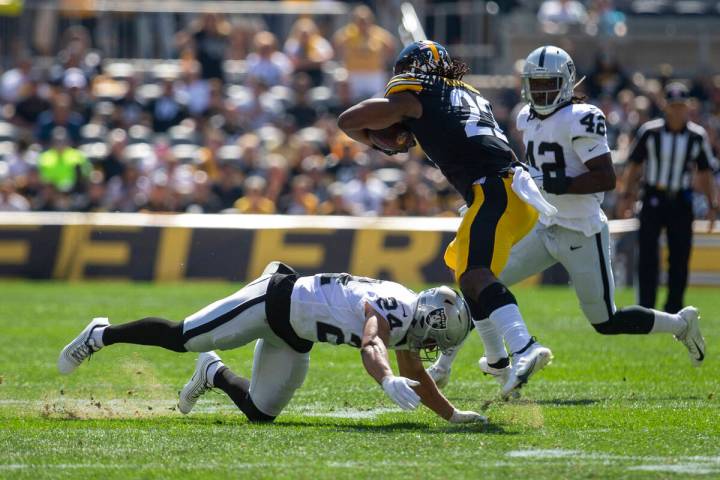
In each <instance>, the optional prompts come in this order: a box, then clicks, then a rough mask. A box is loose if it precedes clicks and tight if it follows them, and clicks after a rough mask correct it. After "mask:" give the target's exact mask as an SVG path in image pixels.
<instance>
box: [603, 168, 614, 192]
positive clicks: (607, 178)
mask: <svg viewBox="0 0 720 480" xmlns="http://www.w3.org/2000/svg"><path fill="white" fill-rule="evenodd" d="M616 185H617V176H616V175H615V170H607V171H606V172H605V175H604V176H603V179H602V186H603V191H605V192H609V191H611V190H615V186H616Z"/></svg>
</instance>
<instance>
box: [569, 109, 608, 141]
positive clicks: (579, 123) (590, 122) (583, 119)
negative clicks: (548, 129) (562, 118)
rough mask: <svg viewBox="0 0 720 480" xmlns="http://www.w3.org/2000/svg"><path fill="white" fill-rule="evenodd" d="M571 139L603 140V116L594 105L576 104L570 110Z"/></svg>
mask: <svg viewBox="0 0 720 480" xmlns="http://www.w3.org/2000/svg"><path fill="white" fill-rule="evenodd" d="M568 121H569V122H570V134H571V138H573V139H575V138H580V137H590V138H604V137H605V135H606V129H607V126H606V123H605V114H604V113H603V112H602V110H600V109H599V108H598V107H596V106H595V105H590V104H589V103H576V104H573V105H572V108H571V109H570V115H569V118H568Z"/></svg>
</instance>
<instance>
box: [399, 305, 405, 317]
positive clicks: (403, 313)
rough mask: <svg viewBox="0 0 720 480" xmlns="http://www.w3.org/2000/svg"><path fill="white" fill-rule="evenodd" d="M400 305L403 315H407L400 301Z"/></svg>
mask: <svg viewBox="0 0 720 480" xmlns="http://www.w3.org/2000/svg"><path fill="white" fill-rule="evenodd" d="M400 307H401V308H402V311H403V316H405V317H407V312H406V311H405V305H403V304H402V303H401V304H400Z"/></svg>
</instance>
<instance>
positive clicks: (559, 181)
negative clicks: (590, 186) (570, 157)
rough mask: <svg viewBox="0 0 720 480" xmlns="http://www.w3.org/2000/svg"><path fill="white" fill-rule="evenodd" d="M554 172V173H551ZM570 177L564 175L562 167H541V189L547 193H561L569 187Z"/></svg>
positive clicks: (565, 191)
mask: <svg viewBox="0 0 720 480" xmlns="http://www.w3.org/2000/svg"><path fill="white" fill-rule="evenodd" d="M552 173H555V175H551V174H552ZM571 180H572V178H568V177H566V176H565V170H563V169H559V168H558V169H544V168H543V189H544V190H545V191H546V192H548V193H553V194H555V195H563V194H565V193H567V191H568V188H570V181H571Z"/></svg>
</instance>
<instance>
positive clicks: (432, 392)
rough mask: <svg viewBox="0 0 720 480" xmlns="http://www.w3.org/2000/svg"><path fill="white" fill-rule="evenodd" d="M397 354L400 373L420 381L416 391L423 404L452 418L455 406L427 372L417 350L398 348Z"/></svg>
mask: <svg viewBox="0 0 720 480" xmlns="http://www.w3.org/2000/svg"><path fill="white" fill-rule="evenodd" d="M395 355H396V357H397V362H398V369H399V370H400V375H402V376H404V377H407V378H412V379H413V380H417V381H418V382H420V385H418V386H417V387H415V391H416V392H417V393H418V395H419V396H420V400H421V401H422V403H423V405H425V406H426V407H428V408H429V409H430V410H432V411H433V412H435V413H437V414H438V415H440V416H441V417H442V418H444V419H445V420H450V417H452V414H453V412H454V411H455V407H453V405H452V404H451V403H450V401H449V400H448V399H447V398H445V395H443V394H442V392H441V391H440V390H439V389H438V387H437V385H435V382H434V381H433V379H432V378H431V377H430V375H428V374H427V372H426V371H425V367H424V366H423V363H422V360H420V357H419V356H418V354H417V352H411V351H407V350H398V351H397V352H395Z"/></svg>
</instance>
